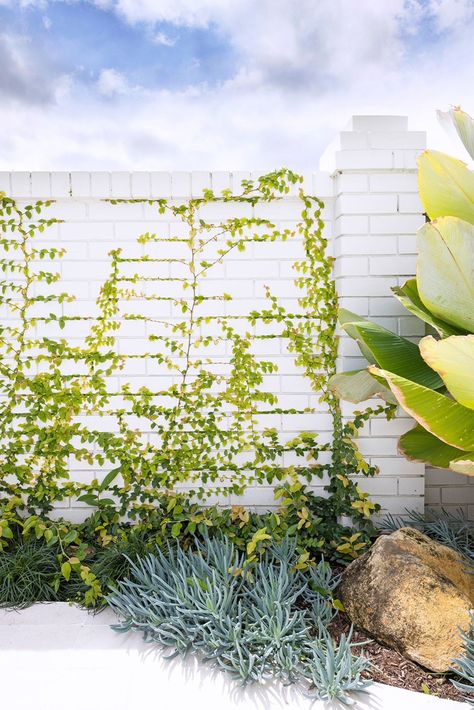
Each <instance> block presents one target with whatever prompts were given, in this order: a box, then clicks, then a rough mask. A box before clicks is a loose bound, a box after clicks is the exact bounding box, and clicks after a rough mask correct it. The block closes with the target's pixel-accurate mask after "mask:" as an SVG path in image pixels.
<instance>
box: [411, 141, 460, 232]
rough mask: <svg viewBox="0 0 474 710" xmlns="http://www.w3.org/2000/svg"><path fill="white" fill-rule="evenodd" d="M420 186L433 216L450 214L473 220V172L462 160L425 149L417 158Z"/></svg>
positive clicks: (426, 204)
mask: <svg viewBox="0 0 474 710" xmlns="http://www.w3.org/2000/svg"><path fill="white" fill-rule="evenodd" d="M418 188H419V192H420V199H421V202H422V204H423V207H424V209H425V212H426V214H427V215H428V217H429V218H430V219H436V218H437V217H447V216H448V215H451V216H453V217H459V218H460V219H464V220H466V222H471V223H474V173H472V172H471V171H470V170H468V168H467V167H466V164H465V163H463V162H462V161H461V160H457V159H456V158H452V157H451V156H449V155H446V154H445V153H440V152H438V151H437V150H426V151H425V152H424V153H422V154H421V155H420V156H419V158H418Z"/></svg>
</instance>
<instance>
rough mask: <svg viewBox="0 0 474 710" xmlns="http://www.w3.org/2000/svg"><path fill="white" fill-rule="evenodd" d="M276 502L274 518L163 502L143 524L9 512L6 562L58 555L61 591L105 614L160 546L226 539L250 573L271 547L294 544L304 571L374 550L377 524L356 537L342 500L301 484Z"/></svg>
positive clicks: (175, 499) (104, 510) (184, 501)
mask: <svg viewBox="0 0 474 710" xmlns="http://www.w3.org/2000/svg"><path fill="white" fill-rule="evenodd" d="M275 495H276V498H277V502H278V503H279V506H278V508H275V509H274V510H273V511H269V512H267V513H257V512H255V511H251V510H246V509H245V508H243V507H242V506H233V507H231V508H220V507H218V506H209V507H202V506H201V505H199V504H198V503H192V502H191V501H190V500H189V498H187V497H186V496H181V495H177V494H172V495H163V496H161V497H160V498H159V499H157V500H156V505H155V506H153V507H151V508H150V509H149V510H148V511H147V514H146V515H143V516H142V517H141V518H140V520H139V521H130V522H124V521H123V520H122V519H121V518H120V516H119V514H118V512H117V511H116V510H115V509H114V508H113V507H112V506H109V505H104V506H101V507H99V508H98V509H97V510H96V511H95V512H94V513H93V514H92V515H90V516H89V517H88V518H87V519H86V520H85V521H84V522H83V523H79V524H78V523H70V522H68V521H66V520H62V519H59V520H54V519H51V518H48V517H47V516H44V515H42V516H34V515H32V516H29V517H27V518H22V517H21V511H20V510H19V509H18V508H14V507H12V506H4V507H3V509H2V508H1V507H0V525H1V526H3V530H4V536H3V537H2V540H3V542H4V547H3V552H2V551H0V558H1V557H3V556H9V555H10V554H12V552H14V550H15V549H16V547H18V546H21V545H22V544H23V543H27V542H28V541H30V540H34V541H35V544H37V545H39V544H40V543H41V544H42V545H43V546H44V547H46V548H47V549H48V550H49V551H53V553H54V554H53V561H54V564H55V571H54V573H53V575H52V576H53V581H52V584H53V589H54V590H55V591H56V592H57V593H58V594H61V595H62V597H64V598H66V599H68V600H74V601H76V602H79V603H81V604H84V605H86V606H88V607H100V606H102V605H103V604H104V596H103V595H104V591H105V590H107V588H108V584H109V583H110V582H111V581H113V580H116V579H121V578H122V577H124V576H127V574H128V573H129V571H130V563H131V561H135V560H137V559H138V558H139V557H143V556H144V555H145V554H146V553H147V552H149V551H150V550H152V549H154V548H155V546H156V545H158V546H159V547H161V548H166V546H167V544H168V542H169V540H175V541H177V542H179V543H180V545H181V546H182V547H183V548H184V549H186V548H187V547H188V546H189V545H190V544H193V541H194V540H195V539H198V540H203V539H205V538H207V537H211V538H212V537H214V536H218V537H219V538H221V537H222V536H224V537H226V538H227V539H228V540H229V541H231V542H232V543H233V545H234V546H235V548H236V549H237V550H239V551H240V552H241V553H243V554H244V556H245V565H246V566H247V567H248V566H249V565H252V564H253V563H254V562H256V561H257V560H258V559H260V554H261V552H262V551H263V550H265V548H266V547H267V546H268V544H269V543H271V542H275V543H280V542H282V541H283V540H284V539H285V538H287V537H289V538H290V539H292V540H293V541H294V544H295V548H296V551H297V553H298V555H299V563H298V564H299V565H300V567H301V568H302V569H303V568H306V567H308V563H309V561H310V560H311V559H312V558H313V559H314V558H315V557H316V558H319V557H321V556H322V555H324V557H325V558H326V559H328V560H332V561H335V562H337V563H339V564H347V563H348V562H350V561H351V560H353V559H354V558H356V557H357V556H358V555H359V554H360V553H361V552H364V551H365V550H366V549H367V548H368V547H369V545H370V544H371V540H372V539H373V537H374V536H375V534H376V530H375V528H374V526H373V524H372V522H371V521H370V519H369V518H366V519H365V518H364V519H363V520H362V521H361V522H360V524H359V526H358V529H357V531H356V532H355V531H354V530H353V529H352V528H351V527H348V526H346V525H343V524H342V523H341V522H340V519H339V517H338V508H337V504H336V503H335V499H333V498H322V497H320V496H316V495H314V494H313V493H311V492H310V491H308V490H307V489H305V488H304V487H303V486H302V485H301V484H300V483H294V484H292V485H289V484H287V485H282V486H281V487H280V488H277V489H276V491H275ZM6 531H8V532H6ZM5 532H6V534H7V537H6V536H5ZM48 554H49V552H48ZM33 601H36V597H35V598H32V600H31V602H33ZM12 605H14V604H12Z"/></svg>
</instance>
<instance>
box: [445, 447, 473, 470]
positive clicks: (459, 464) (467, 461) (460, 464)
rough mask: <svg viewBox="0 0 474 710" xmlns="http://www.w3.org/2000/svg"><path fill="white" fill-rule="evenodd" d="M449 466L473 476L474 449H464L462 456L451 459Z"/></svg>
mask: <svg viewBox="0 0 474 710" xmlns="http://www.w3.org/2000/svg"><path fill="white" fill-rule="evenodd" d="M449 468H450V469H451V470H452V471H456V473H462V474H463V475H464V476H474V451H466V453H465V454H464V455H463V456H460V457H459V458H458V459H454V461H451V462H450V464H449Z"/></svg>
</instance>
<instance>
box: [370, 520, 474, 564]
mask: <svg viewBox="0 0 474 710" xmlns="http://www.w3.org/2000/svg"><path fill="white" fill-rule="evenodd" d="M403 527H413V528H417V529H418V530H420V532H423V533H424V534H425V535H428V537H431V538H433V540H436V541H437V542H439V543H441V544H442V545H446V546H447V547H451V548H452V549H453V550H456V552H459V554H460V555H463V556H464V557H465V558H466V559H468V560H469V561H470V562H472V564H473V565H474V525H473V523H472V522H471V521H469V520H467V518H466V516H465V514H464V512H463V511H462V509H459V510H458V511H456V512H454V513H453V512H449V511H446V510H441V511H440V512H439V513H438V512H436V511H430V512H429V513H425V514H423V513H419V512H417V511H415V510H411V511H410V510H407V511H406V513H405V515H397V516H393V515H388V516H387V517H386V518H385V519H384V521H383V522H382V523H381V525H380V529H381V530H382V531H383V532H389V533H390V532H395V531H396V530H399V529H400V528H403Z"/></svg>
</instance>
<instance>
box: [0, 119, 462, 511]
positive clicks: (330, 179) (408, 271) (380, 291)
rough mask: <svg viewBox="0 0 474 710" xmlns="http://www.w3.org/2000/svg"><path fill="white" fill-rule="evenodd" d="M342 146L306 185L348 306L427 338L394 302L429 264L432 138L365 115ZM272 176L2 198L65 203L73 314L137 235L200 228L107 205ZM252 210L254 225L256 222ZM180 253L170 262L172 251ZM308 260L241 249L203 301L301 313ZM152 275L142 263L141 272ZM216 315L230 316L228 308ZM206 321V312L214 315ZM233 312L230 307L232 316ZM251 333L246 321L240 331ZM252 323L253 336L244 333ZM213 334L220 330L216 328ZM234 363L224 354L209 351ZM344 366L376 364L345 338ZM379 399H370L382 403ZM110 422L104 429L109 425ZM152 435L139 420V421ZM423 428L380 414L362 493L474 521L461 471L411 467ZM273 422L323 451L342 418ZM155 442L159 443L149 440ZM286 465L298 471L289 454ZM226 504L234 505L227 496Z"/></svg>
mask: <svg viewBox="0 0 474 710" xmlns="http://www.w3.org/2000/svg"><path fill="white" fill-rule="evenodd" d="M339 145H340V148H341V149H340V150H339V151H338V152H337V154H336V166H337V169H336V172H335V173H334V174H333V175H330V174H328V173H324V172H316V173H313V174H308V175H305V176H304V185H305V189H306V190H307V191H308V190H309V191H313V193H314V194H317V195H318V196H319V197H321V198H323V200H324V202H325V205H326V206H325V210H324V217H325V220H326V234H327V236H328V237H329V240H330V249H331V253H333V254H334V256H335V259H336V261H335V270H334V273H335V277H336V281H337V287H338V291H339V295H340V303H341V306H342V307H344V308H347V309H349V310H352V311H354V312H356V313H359V314H360V315H364V316H369V317H371V318H373V319H374V320H375V321H376V322H378V323H380V324H382V325H383V326H384V327H388V328H391V329H394V330H396V331H398V332H399V333H401V334H403V335H406V336H408V337H414V338H415V339H416V338H417V337H419V336H421V335H423V334H424V329H423V326H420V324H419V323H418V322H417V320H416V319H415V318H413V317H412V316H410V315H409V314H407V312H406V311H405V310H404V309H403V308H402V307H401V305H400V304H399V303H398V301H397V300H396V299H395V298H394V297H393V296H392V293H391V287H392V286H394V285H396V284H397V283H402V282H403V281H404V280H405V279H406V278H407V277H410V276H412V275H413V274H414V270H415V261H416V258H415V254H416V237H415V232H416V229H417V228H418V227H419V226H420V225H421V224H423V221H424V218H423V216H422V214H421V212H422V209H421V205H420V202H419V198H418V194H417V179H416V156H417V155H418V154H419V152H420V151H421V150H423V149H424V145H425V139H424V133H421V132H418V131H417V132H410V131H408V129H407V119H406V117H404V116H354V117H353V119H352V125H351V129H350V130H346V131H344V132H343V133H342V134H341V136H340V141H339ZM258 175H259V173H250V172H244V171H237V172H224V171H220V172H213V173H210V172H205V171H199V172H193V173H188V172H183V171H180V172H173V173H167V172H151V173H146V172H136V173H133V172H114V173H107V172H92V173H87V172H75V173H67V172H57V173H51V174H49V173H44V172H43V173H27V172H15V173H7V172H3V173H0V190H5V191H6V192H7V193H10V194H12V195H13V196H14V197H16V198H19V199H21V198H24V199H26V200H31V199H32V198H37V199H41V198H43V199H44V198H46V197H50V196H51V197H53V199H55V200H57V201H56V203H55V204H54V205H53V206H52V207H51V208H50V210H49V214H51V215H55V216H58V217H60V218H61V219H64V220H65V221H64V222H63V223H62V224H60V225H55V226H54V227H53V228H52V229H51V230H50V231H49V232H48V235H47V236H46V235H45V236H44V239H45V241H47V242H48V243H49V244H50V245H53V244H57V243H58V242H59V243H60V244H62V245H63V246H64V247H65V248H66V250H67V254H66V256H65V258H64V260H63V263H62V265H61V275H62V278H63V281H64V284H63V286H64V288H65V289H67V290H69V291H70V292H72V293H74V294H75V295H76V299H77V300H76V301H75V302H74V303H71V304H64V305H63V312H64V313H65V314H67V315H86V314H87V315H92V314H93V313H94V312H95V299H96V298H97V295H98V293H99V288H100V285H101V279H103V278H104V276H106V275H107V273H108V267H109V263H110V260H109V256H108V254H109V252H110V250H111V249H113V248H115V247H116V246H117V245H118V246H120V247H122V248H123V249H124V251H126V253H127V255H128V256H129V257H132V258H137V257H139V256H141V254H142V253H143V246H141V245H139V244H137V242H136V238H137V237H138V236H139V235H140V234H143V233H145V232H147V231H148V232H152V233H156V234H160V235H163V238H165V239H168V238H169V237H175V238H185V237H186V236H187V231H186V227H185V226H184V225H182V224H181V223H179V222H177V221H173V220H170V218H169V216H168V215H159V214H157V210H156V208H155V207H154V206H153V207H150V206H148V205H142V204H134V205H116V206H113V205H110V204H107V203H106V202H103V200H104V199H106V198H110V197H117V198H131V197H146V198H148V197H152V198H155V199H157V198H160V197H164V198H168V199H169V198H175V199H177V200H178V201H180V200H184V199H187V198H189V197H191V196H200V195H201V194H202V191H203V190H204V189H207V188H211V189H213V190H214V192H215V193H220V192H221V191H222V190H225V189H231V190H232V191H233V193H234V194H238V193H239V192H240V191H241V188H240V184H241V181H242V180H244V179H249V178H250V177H252V178H253V179H255V178H256V177H258ZM293 193H294V190H292V192H291V193H290V195H289V196H287V197H285V198H284V199H283V200H282V201H280V202H278V203H274V204H267V205H262V206H259V208H258V210H257V211H258V214H259V216H261V217H264V218H266V219H269V220H271V221H273V222H275V223H276V224H277V225H278V226H279V227H280V228H285V227H288V228H291V227H292V226H293V225H294V223H295V221H296V220H297V218H298V215H297V213H296V211H295V210H296V207H297V202H296V200H295V197H294V196H293ZM247 209H248V208H247V207H246V206H242V210H241V212H242V215H244V216H245V215H246V214H247V213H246V210H247ZM236 211H237V206H235V205H230V206H229V205H224V204H221V205H217V206H216V205H210V206H209V207H206V210H205V211H204V210H203V215H204V218H205V219H215V220H224V219H226V218H228V217H230V216H234V215H235V214H236ZM164 250H166V252H165V251H164ZM149 253H150V256H152V257H153V258H162V257H165V258H168V259H180V258H182V257H183V255H184V252H183V245H182V244H181V243H180V242H168V243H166V244H165V243H163V242H158V243H156V244H151V245H150V248H149ZM301 256H302V247H301V243H297V242H290V243H279V242H272V243H267V244H262V243H254V244H251V245H249V248H248V249H247V250H246V252H244V253H236V254H235V256H234V257H232V259H230V260H229V261H228V262H227V263H226V264H225V266H222V267H219V269H216V270H215V272H214V278H213V279H210V280H209V281H208V282H207V283H206V284H205V286H204V288H203V295H205V296H208V295H211V296H212V295H213V294H214V293H218V292H222V290H223V289H224V290H226V291H227V292H229V293H231V295H233V297H234V299H235V300H234V301H232V302H228V303H227V304H224V303H222V304H219V307H221V308H222V312H223V313H224V312H226V313H227V314H229V313H230V314H235V315H239V314H244V313H248V311H250V310H251V309H253V308H259V307H261V306H262V304H264V300H263V299H264V285H265V284H268V285H270V287H271V289H272V291H273V292H274V293H275V295H277V296H278V298H280V299H281V300H282V302H283V303H284V304H285V305H287V306H291V307H295V308H296V307H297V301H296V299H297V296H298V293H297V291H295V287H294V283H293V277H294V275H295V274H294V270H293V269H292V264H293V261H294V260H295V259H298V258H300V257H301ZM149 266H150V268H149V269H148V272H147V274H145V275H148V276H153V274H154V273H158V269H159V273H160V274H161V275H163V276H165V277H168V278H175V279H176V278H181V277H182V276H183V270H182V269H183V267H182V264H180V263H179V262H172V263H166V264H159V265H158V264H155V266H153V264H150V265H149ZM127 269H128V270H129V272H130V273H129V275H130V276H133V273H135V266H134V264H133V263H132V264H129V265H128V266H127ZM140 269H141V267H140ZM154 288H155V286H154V284H153V282H148V283H147V284H146V289H147V293H148V294H150V293H152V292H153V289H154ZM169 292H170V293H176V294H177V295H180V287H179V282H178V281H170V282H169ZM211 305H212V306H213V307H212V309H210V305H209V306H208V307H209V309H210V310H209V313H211V310H212V311H214V312H215V311H216V302H213V303H212V304H211ZM202 307H203V313H204V310H205V308H206V303H204V304H203V305H202ZM224 309H225V310H224ZM127 312H129V313H133V312H136V313H140V314H147V313H149V314H150V315H153V316H155V317H157V318H165V319H169V318H172V317H175V316H177V317H179V314H178V313H174V311H173V308H172V306H171V304H170V302H168V301H161V302H154V303H151V302H135V303H133V302H130V303H128V304H127ZM236 323H238V321H236ZM242 327H243V326H242ZM255 330H256V333H257V334H266V333H268V332H269V330H268V326H266V325H265V324H263V323H259V324H257V326H256V329H255ZM46 331H47V333H48V334H49V335H51V336H55V335H56V336H60V337H62V336H63V335H64V331H61V330H59V329H58V326H57V325H56V324H54V323H51V324H48V325H47V327H46ZM211 331H212V323H211V324H209V326H208V332H211ZM86 334H87V327H85V325H84V323H81V322H77V321H75V323H74V333H71V334H70V338H71V341H72V342H79V341H80V339H81V338H83V337H85V335H86ZM151 334H155V335H160V334H163V327H162V326H160V324H159V323H154V324H152V323H147V324H145V323H143V322H138V321H128V322H126V323H125V324H124V327H123V329H122V330H121V334H120V343H119V350H120V352H122V353H124V354H134V353H138V352H140V351H142V350H143V349H149V342H148V341H147V337H148V336H149V335H151ZM253 351H254V352H255V354H256V355H257V356H259V357H269V358H271V359H272V360H275V361H276V362H277V363H278V365H279V373H278V374H274V375H268V376H266V377H265V386H266V387H268V388H269V389H270V390H271V391H273V392H275V394H277V395H279V397H280V402H281V406H282V407H284V408H286V407H297V408H305V407H307V406H315V405H316V400H317V398H316V397H315V395H314V393H312V392H311V390H310V388H309V386H308V382H307V381H306V379H305V378H304V377H303V376H302V374H301V370H300V369H299V368H297V367H295V365H294V362H293V359H292V357H291V356H289V355H288V353H287V351H286V346H285V343H284V341H283V340H278V341H275V340H257V341H255V344H254V350H253ZM220 354H221V351H219V348H218V347H217V346H216V347H215V351H214V352H212V353H211V350H208V355H210V356H213V355H214V356H216V357H218V356H219V355H220ZM339 365H340V366H341V367H342V368H344V369H354V368H357V367H363V366H364V360H363V358H362V357H361V354H360V351H359V349H358V347H357V345H356V343H355V342H354V341H353V340H351V339H349V338H347V337H345V336H343V337H342V338H341V344H340V353H339ZM126 381H130V382H131V384H132V387H134V388H136V389H138V388H139V387H140V386H143V385H148V386H151V387H156V388H157V389H158V388H161V387H168V386H170V385H171V384H172V383H173V378H172V377H171V376H169V375H164V374H163V369H162V367H161V366H159V365H158V364H157V362H156V361H155V360H154V359H153V358H150V359H149V360H148V361H147V362H146V363H145V362H143V361H140V360H135V359H133V358H132V359H127V361H126V365H125V368H124V370H123V371H122V372H121V373H120V375H119V376H117V377H114V378H111V380H110V383H109V384H110V387H111V388H116V387H117V386H119V384H120V385H121V384H123V383H124V382H126ZM379 403H380V402H379V401H378V400H374V401H373V402H370V403H368V404H370V405H371V406H378V405H379ZM360 408H361V405H357V406H354V405H350V404H349V403H344V404H343V414H344V416H350V414H351V412H353V411H354V410H355V409H360ZM106 424H107V423H106V422H105V420H104V419H102V420H101V426H102V427H105V426H106ZM137 425H139V422H137ZM411 425H412V422H411V420H410V419H409V418H407V417H406V415H403V413H402V414H401V415H400V416H399V417H397V418H396V419H395V420H393V421H390V422H387V421H385V419H384V418H383V417H380V416H379V417H375V418H372V420H371V421H370V423H368V424H367V425H366V426H365V427H364V428H363V430H362V431H361V433H360V439H359V444H360V448H361V451H362V452H363V453H364V454H365V455H366V456H368V457H369V459H370V461H371V463H372V464H373V465H375V466H377V467H378V468H379V470H380V473H379V475H378V476H377V477H376V478H374V479H365V478H363V477H361V480H360V485H361V486H362V487H363V488H364V489H365V490H367V491H369V492H370V494H371V495H372V496H373V499H374V500H375V501H376V502H378V503H380V504H381V505H382V506H383V509H384V510H385V511H389V512H391V513H402V512H403V511H404V510H405V508H410V509H416V510H422V509H423V506H424V504H425V502H426V504H427V505H428V506H432V507H435V508H440V507H442V506H444V507H446V508H447V509H450V510H453V509H455V508H457V507H461V508H462V509H463V510H464V511H465V512H466V513H468V514H470V515H471V516H473V517H474V480H473V479H471V480H469V479H467V478H466V477H463V476H458V475H456V474H454V473H449V472H445V471H440V470H437V469H430V468H428V469H427V471H426V478H425V467H424V465H423V464H420V463H416V462H410V461H406V460H405V459H404V458H403V457H401V456H400V455H399V454H398V453H397V440H398V437H399V436H400V434H402V433H403V432H405V431H407V429H409V428H410V427H411ZM259 426H277V427H278V428H279V430H280V432H281V436H282V438H283V439H285V438H286V439H290V438H291V437H293V436H294V434H295V433H296V432H297V431H298V429H299V428H302V429H306V430H308V429H309V430H311V429H313V430H316V431H319V433H320V440H321V441H328V440H330V420H329V417H328V415H327V414H326V413H325V412H323V411H321V410H319V411H318V412H317V413H315V414H301V415H299V416H298V417H294V416H288V415H282V416H280V415H272V416H271V417H268V416H267V417H263V416H262V418H261V421H260V422H259ZM145 435H148V433H146V432H145ZM286 459H287V460H285V465H288V464H289V463H292V461H290V460H289V458H288V456H287V457H286ZM73 472H74V475H75V476H77V477H78V478H80V479H81V480H91V478H92V477H93V476H94V475H96V474H98V473H99V472H97V471H94V470H88V469H87V467H85V466H84V464H83V463H81V464H76V465H75V466H74V468H73ZM321 485H322V482H320V481H316V482H315V485H314V487H315V490H317V491H318V492H321ZM218 502H223V500H221V499H219V501H218ZM231 502H233V503H237V502H244V503H246V504H253V505H255V506H257V507H258V508H263V507H265V506H269V505H273V504H274V501H273V493H272V491H271V489H270V488H268V487H260V488H258V489H256V488H253V489H251V490H249V491H247V492H246V494H245V496H243V497H242V499H239V500H237V499H236V498H235V499H232V501H231ZM73 507H77V510H70V511H68V515H69V516H71V515H72V516H74V515H78V517H80V516H81V515H82V512H81V511H80V509H79V506H77V504H76V506H73Z"/></svg>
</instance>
